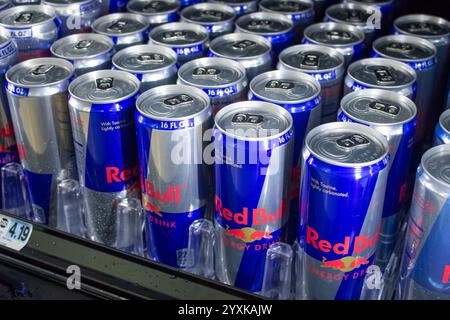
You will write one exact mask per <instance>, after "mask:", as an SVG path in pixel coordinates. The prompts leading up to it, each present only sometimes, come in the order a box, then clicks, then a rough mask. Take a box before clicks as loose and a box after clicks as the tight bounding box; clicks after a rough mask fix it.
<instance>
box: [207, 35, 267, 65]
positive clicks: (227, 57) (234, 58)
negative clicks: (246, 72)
mask: <svg viewBox="0 0 450 320" xmlns="http://www.w3.org/2000/svg"><path fill="white" fill-rule="evenodd" d="M240 35H245V36H246V37H247V36H248V38H253V40H255V42H263V43H264V44H265V45H267V47H268V50H267V51H266V52H264V53H262V54H259V55H254V56H248V57H229V56H226V55H224V54H221V53H218V52H217V51H215V50H214V49H213V45H214V44H215V43H218V42H219V41H221V40H224V39H225V38H235V37H238V36H240ZM226 40H228V39H226ZM250 40H251V39H250ZM209 50H210V51H211V52H212V53H213V54H214V55H216V56H218V57H220V58H224V59H233V60H248V59H252V58H258V57H261V56H264V55H266V54H268V53H269V54H270V52H271V51H272V44H271V43H270V41H269V40H267V39H266V38H264V37H263V36H260V35H258V34H252V33H247V32H244V33H228V34H225V35H222V36H219V37H217V38H215V39H213V40H212V41H211V43H210V44H209Z"/></svg>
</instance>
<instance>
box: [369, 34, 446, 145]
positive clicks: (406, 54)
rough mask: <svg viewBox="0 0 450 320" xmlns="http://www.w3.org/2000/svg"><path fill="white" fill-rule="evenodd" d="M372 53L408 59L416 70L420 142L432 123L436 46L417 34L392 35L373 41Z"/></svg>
mask: <svg viewBox="0 0 450 320" xmlns="http://www.w3.org/2000/svg"><path fill="white" fill-rule="evenodd" d="M373 56H375V57H383V58H388V59H392V60H397V61H401V62H405V63H407V64H408V65H409V66H410V67H411V68H413V69H414V70H415V71H416V75H417V80H416V81H417V92H416V97H415V103H416V106H417V128H416V137H415V139H416V142H417V144H422V143H423V142H424V141H425V140H426V137H427V136H430V137H431V135H432V132H429V134H427V125H428V124H429V123H432V121H433V119H432V114H433V112H434V113H438V112H439V111H440V110H439V111H436V110H433V109H434V106H433V104H432V99H433V92H434V90H433V89H434V88H435V83H436V81H435V77H436V47H435V46H434V45H433V44H432V43H431V42H429V41H427V40H424V39H420V38H417V37H411V36H403V35H394V36H385V37H381V38H378V39H377V40H376V41H375V42H374V43H373Z"/></svg>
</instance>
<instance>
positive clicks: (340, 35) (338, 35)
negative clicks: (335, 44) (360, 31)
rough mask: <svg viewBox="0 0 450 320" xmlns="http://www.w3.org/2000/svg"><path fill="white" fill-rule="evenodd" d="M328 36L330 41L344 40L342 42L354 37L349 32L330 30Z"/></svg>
mask: <svg viewBox="0 0 450 320" xmlns="http://www.w3.org/2000/svg"><path fill="white" fill-rule="evenodd" d="M327 36H328V38H330V39H334V40H336V39H342V40H350V39H351V38H352V36H351V35H350V33H348V32H347V31H338V30H330V31H327Z"/></svg>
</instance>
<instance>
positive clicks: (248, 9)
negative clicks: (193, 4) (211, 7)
mask: <svg viewBox="0 0 450 320" xmlns="http://www.w3.org/2000/svg"><path fill="white" fill-rule="evenodd" d="M208 2H212V3H221V4H226V5H227V6H230V7H232V8H233V9H234V12H236V15H237V16H238V17H239V16H242V15H244V14H247V13H252V12H256V11H258V0H208Z"/></svg>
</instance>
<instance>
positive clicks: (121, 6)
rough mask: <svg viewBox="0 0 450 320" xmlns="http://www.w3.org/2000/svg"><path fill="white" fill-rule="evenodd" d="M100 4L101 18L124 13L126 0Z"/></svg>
mask: <svg viewBox="0 0 450 320" xmlns="http://www.w3.org/2000/svg"><path fill="white" fill-rule="evenodd" d="M100 1H101V3H102V11H101V14H102V16H104V15H107V14H110V13H117V12H125V11H126V6H127V3H128V0H100Z"/></svg>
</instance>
